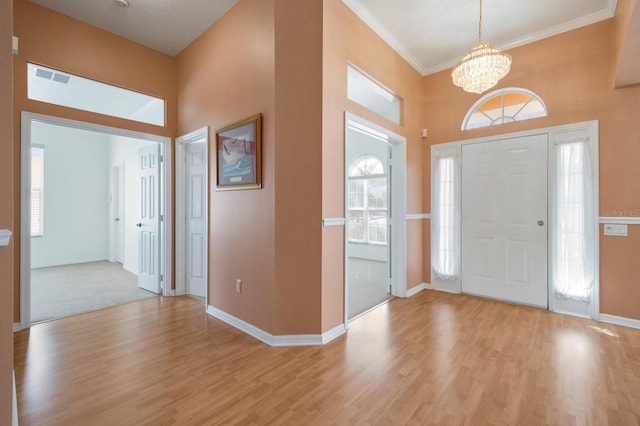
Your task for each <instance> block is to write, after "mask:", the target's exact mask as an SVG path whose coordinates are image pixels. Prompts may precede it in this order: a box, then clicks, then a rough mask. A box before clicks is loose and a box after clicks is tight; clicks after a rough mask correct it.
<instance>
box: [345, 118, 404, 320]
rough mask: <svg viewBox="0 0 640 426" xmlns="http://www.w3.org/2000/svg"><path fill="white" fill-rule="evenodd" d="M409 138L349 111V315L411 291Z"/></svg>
mask: <svg viewBox="0 0 640 426" xmlns="http://www.w3.org/2000/svg"><path fill="white" fill-rule="evenodd" d="M404 142H405V140H404V138H402V137H400V136H398V135H396V134H394V133H392V132H389V131H388V130H386V129H383V128H381V127H379V126H376V125H374V124H373V123H369V122H367V121H365V120H362V119H360V118H358V117H356V116H353V115H350V114H347V120H346V128H345V210H346V211H345V218H346V221H345V222H346V226H345V246H346V248H345V283H346V285H345V318H346V321H349V320H351V319H353V318H355V317H357V316H359V315H361V314H363V313H365V312H367V311H369V310H370V309H372V308H374V307H376V306H379V305H380V304H382V303H385V302H387V301H388V300H390V299H391V298H392V297H394V296H400V297H404V296H405V295H406V288H405V287H406V286H405V285H404V283H405V279H404V276H405V267H404V265H405V260H404V247H405V244H404V241H405V232H406V231H405V228H406V226H405V221H404V215H405V204H404V202H405V201H404V193H405V192H404V185H405V179H406V178H405V171H404V163H405V159H406V154H405V145H404Z"/></svg>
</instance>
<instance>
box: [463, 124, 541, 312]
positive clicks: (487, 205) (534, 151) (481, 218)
mask: <svg viewBox="0 0 640 426" xmlns="http://www.w3.org/2000/svg"><path fill="white" fill-rule="evenodd" d="M547 139H548V137H547V135H546V134H543V135H532V136H524V137H518V138H513V139H505V140H497V141H491V142H484V143H476V144H469V145H464V146H463V147H462V218H463V219H462V291H463V292H464V293H469V294H476V295H480V296H486V297H491V298H495V299H501V300H508V301H512V302H516V303H522V304H526V305H532V306H539V307H544V308H546V307H547V306H548V296H547V294H548V291H547V288H548V286H547V145H548V144H547Z"/></svg>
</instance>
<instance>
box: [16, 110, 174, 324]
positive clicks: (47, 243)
mask: <svg viewBox="0 0 640 426" xmlns="http://www.w3.org/2000/svg"><path fill="white" fill-rule="evenodd" d="M22 122H23V126H22V178H21V193H22V203H21V212H22V213H21V222H22V229H21V293H20V299H21V318H20V326H21V328H26V327H28V326H29V325H30V324H31V323H32V322H37V321H41V320H47V319H53V318H56V317H59V316H67V315H72V314H75V313H79V312H85V311H88V310H92V309H99V308H103V307H106V306H112V305H113V304H120V303H124V302H127V301H132V300H139V299H141V298H145V297H149V296H154V295H155V294H161V293H163V292H164V294H168V291H169V290H168V289H169V288H170V283H169V280H168V279H165V277H167V278H169V275H168V274H167V270H168V269H169V267H170V263H169V262H166V259H167V257H166V256H170V247H167V246H166V237H168V235H167V233H166V227H167V226H169V225H168V221H169V219H170V218H169V217H168V215H167V214H166V212H167V209H166V208H165V205H166V203H167V202H168V201H167V196H166V195H167V193H168V191H169V187H168V185H165V182H167V180H166V179H167V176H168V173H169V169H170V168H165V167H164V166H163V161H162V160H163V155H164V151H165V145H168V143H167V142H168V141H169V138H164V137H159V136H153V135H146V134H141V133H138V132H132V131H126V130H122V129H115V128H109V127H105V126H99V125H94V124H90V123H82V122H77V121H73V120H66V119H61V118H57V117H50V116H43V115H38V114H31V113H23V115H22ZM33 146H37V147H39V149H40V151H39V152H38V153H37V155H38V156H39V157H38V158H37V160H39V161H35V162H34V161H32V159H33V154H32V147H33ZM37 167H41V170H40V176H38V173H35V174H33V173H31V172H32V168H37ZM32 179H33V180H34V182H35V181H38V180H39V181H40V183H39V185H35V186H34V185H32ZM32 207H33V208H32ZM34 230H36V231H35V233H34ZM34 268H38V269H34ZM32 270H33V274H32ZM73 283H75V286H74V285H72V284H73ZM32 286H33V288H32ZM121 286H126V288H124V287H121ZM39 289H40V290H43V291H42V293H41V294H34V293H33V292H34V291H39ZM82 295H84V296H82ZM32 296H33V298H32ZM80 296H82V297H80ZM49 304H56V305H58V306H57V308H56V309H48V305H49ZM32 305H33V306H32ZM65 306H66V307H65ZM63 307H64V309H62V308H63ZM32 308H34V309H38V311H37V312H32ZM41 308H42V309H41ZM58 308H59V309H58ZM32 314H33V315H32Z"/></svg>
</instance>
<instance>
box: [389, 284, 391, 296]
mask: <svg viewBox="0 0 640 426" xmlns="http://www.w3.org/2000/svg"><path fill="white" fill-rule="evenodd" d="M389 294H391V284H389Z"/></svg>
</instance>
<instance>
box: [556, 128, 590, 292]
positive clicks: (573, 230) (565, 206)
mask: <svg viewBox="0 0 640 426" xmlns="http://www.w3.org/2000/svg"><path fill="white" fill-rule="evenodd" d="M556 174H557V176H556V188H555V203H554V211H553V212H552V215H553V219H554V223H555V227H554V232H553V236H552V238H553V244H554V255H553V259H552V262H551V267H552V276H553V284H554V289H555V292H556V294H557V295H558V296H561V297H566V298H569V299H575V300H583V301H590V300H591V293H592V291H591V289H592V287H593V283H594V278H595V259H596V256H595V238H597V235H596V232H595V213H594V200H593V182H592V174H591V162H590V158H589V146H588V140H587V139H586V138H585V139H582V140H573V141H568V142H564V143H560V144H558V145H556Z"/></svg>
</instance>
